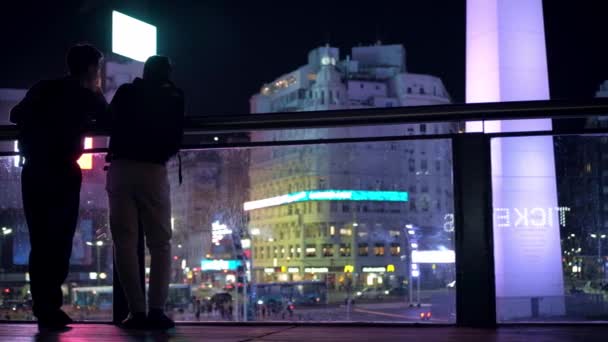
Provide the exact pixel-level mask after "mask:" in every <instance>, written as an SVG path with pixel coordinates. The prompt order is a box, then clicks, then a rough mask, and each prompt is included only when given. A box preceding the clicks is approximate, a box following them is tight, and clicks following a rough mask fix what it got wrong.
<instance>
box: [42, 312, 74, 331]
mask: <svg viewBox="0 0 608 342" xmlns="http://www.w3.org/2000/svg"><path fill="white" fill-rule="evenodd" d="M37 319H38V330H40V331H67V330H69V329H70V328H69V327H68V324H72V323H74V320H72V319H71V318H70V316H68V315H67V314H66V313H65V312H63V311H62V310H57V311H56V312H53V313H48V314H44V315H41V316H38V317H37Z"/></svg>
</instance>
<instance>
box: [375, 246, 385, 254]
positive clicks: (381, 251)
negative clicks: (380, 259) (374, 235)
mask: <svg viewBox="0 0 608 342" xmlns="http://www.w3.org/2000/svg"><path fill="white" fill-rule="evenodd" d="M374 254H375V255H376V256H384V244H383V243H377V244H375V245H374Z"/></svg>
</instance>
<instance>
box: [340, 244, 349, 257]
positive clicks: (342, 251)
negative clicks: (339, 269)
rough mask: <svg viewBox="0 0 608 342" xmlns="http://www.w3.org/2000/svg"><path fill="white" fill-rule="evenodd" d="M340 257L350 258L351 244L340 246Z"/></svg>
mask: <svg viewBox="0 0 608 342" xmlns="http://www.w3.org/2000/svg"><path fill="white" fill-rule="evenodd" d="M340 256H341V257H349V256H350V244H345V243H341V244H340Z"/></svg>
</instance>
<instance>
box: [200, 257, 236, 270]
mask: <svg viewBox="0 0 608 342" xmlns="http://www.w3.org/2000/svg"><path fill="white" fill-rule="evenodd" d="M239 266H241V262H240V261H239V260H206V259H203V260H201V271H235V270H236V269H237V268H238V267H239Z"/></svg>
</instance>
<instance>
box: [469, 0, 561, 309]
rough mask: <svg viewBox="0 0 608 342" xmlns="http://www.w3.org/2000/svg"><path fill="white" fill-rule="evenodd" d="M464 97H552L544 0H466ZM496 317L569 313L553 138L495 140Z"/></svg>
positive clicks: (506, 128) (497, 124)
mask: <svg viewBox="0 0 608 342" xmlns="http://www.w3.org/2000/svg"><path fill="white" fill-rule="evenodd" d="M466 39H467V48H466V50H467V52H466V53H467V62H466V63H467V64H466V98H467V99H466V100H467V103H474V102H500V101H522V100H546V99H549V81H548V74H547V55H546V50H545V31H544V23H543V8H542V1H541V0H467V38H466ZM550 128H551V120H548V119H543V120H517V121H486V122H485V123H482V122H469V123H467V131H469V132H475V131H477V132H479V131H482V130H484V131H485V132H514V131H536V130H546V129H550ZM492 191H493V205H494V254H495V273H496V297H497V316H498V317H497V318H498V320H499V321H504V320H512V319H518V318H520V319H522V318H524V319H525V318H530V317H535V316H539V317H540V316H559V315H563V314H564V313H565V307H564V282H563V273H562V258H561V246H560V232H559V227H560V225H559V218H558V209H557V189H556V180H555V161H554V155H553V139H552V138H551V137H528V138H501V139H494V140H493V141H492Z"/></svg>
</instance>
